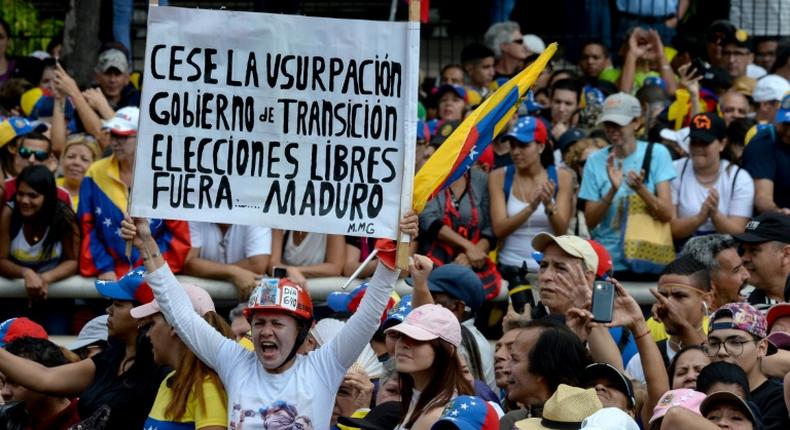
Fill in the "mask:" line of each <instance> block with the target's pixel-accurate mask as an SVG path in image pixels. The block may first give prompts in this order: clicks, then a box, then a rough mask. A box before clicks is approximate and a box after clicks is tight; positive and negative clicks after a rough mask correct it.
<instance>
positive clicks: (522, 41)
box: [510, 39, 524, 45]
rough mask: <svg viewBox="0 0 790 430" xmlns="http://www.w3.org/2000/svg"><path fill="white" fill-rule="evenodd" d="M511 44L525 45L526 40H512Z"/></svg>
mask: <svg viewBox="0 0 790 430" xmlns="http://www.w3.org/2000/svg"><path fill="white" fill-rule="evenodd" d="M510 43H516V44H519V45H523V44H524V39H516V40H511V41H510Z"/></svg>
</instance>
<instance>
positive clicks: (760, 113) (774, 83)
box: [752, 75, 790, 124]
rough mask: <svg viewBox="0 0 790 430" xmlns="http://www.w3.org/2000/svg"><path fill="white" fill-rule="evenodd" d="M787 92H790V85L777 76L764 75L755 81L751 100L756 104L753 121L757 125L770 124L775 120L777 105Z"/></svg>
mask: <svg viewBox="0 0 790 430" xmlns="http://www.w3.org/2000/svg"><path fill="white" fill-rule="evenodd" d="M788 91H790V83H788V82H787V79H785V78H783V77H781V76H779V75H766V76H763V77H762V78H760V80H759V81H757V85H755V87H754V92H752V99H753V100H754V102H755V103H756V104H757V116H756V117H755V119H756V120H757V122H758V123H761V124H766V123H771V122H772V121H773V120H774V118H776V112H777V111H778V110H779V104H780V103H781V102H782V98H783V97H784V95H785V93H787V92H788Z"/></svg>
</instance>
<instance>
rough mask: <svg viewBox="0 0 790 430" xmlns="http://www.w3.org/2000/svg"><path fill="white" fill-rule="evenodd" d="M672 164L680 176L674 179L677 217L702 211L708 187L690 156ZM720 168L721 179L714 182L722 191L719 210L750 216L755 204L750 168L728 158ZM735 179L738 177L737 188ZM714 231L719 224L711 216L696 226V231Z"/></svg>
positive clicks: (674, 199) (673, 198) (727, 213)
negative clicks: (736, 163)
mask: <svg viewBox="0 0 790 430" xmlns="http://www.w3.org/2000/svg"><path fill="white" fill-rule="evenodd" d="M673 165H674V166H675V170H676V171H677V177H675V179H673V180H672V203H673V204H675V205H677V207H678V218H685V217H689V216H693V215H696V214H698V213H699V210H700V208H701V207H702V203H704V202H705V199H706V198H708V193H709V189H708V188H705V187H704V186H703V185H702V184H700V183H699V181H698V180H697V177H696V176H695V175H694V167H693V165H692V161H691V160H689V159H688V158H681V159H680V160H675V161H674V162H673ZM684 165H685V171H684ZM719 171H720V174H719V179H718V181H716V183H715V184H714V186H715V187H716V189H717V190H718V191H719V211H721V213H723V214H725V215H727V216H742V217H746V218H751V216H752V207H753V206H754V181H752V177H751V175H749V172H747V171H746V169H739V168H738V166H735V165H731V164H730V162H729V161H727V160H721V166H720V167H719ZM736 173H737V177H736V176H735V175H736ZM733 179H734V180H735V187H734V189H733ZM715 231H716V227H715V226H714V225H713V222H712V221H711V220H710V219H708V220H707V221H705V223H704V224H702V225H701V226H700V227H699V229H697V233H702V234H705V233H713V232H715Z"/></svg>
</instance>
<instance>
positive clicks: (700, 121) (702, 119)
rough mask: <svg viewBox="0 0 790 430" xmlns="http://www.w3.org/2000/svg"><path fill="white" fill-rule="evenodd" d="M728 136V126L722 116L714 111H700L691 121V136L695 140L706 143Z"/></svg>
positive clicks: (691, 139)
mask: <svg viewBox="0 0 790 430" xmlns="http://www.w3.org/2000/svg"><path fill="white" fill-rule="evenodd" d="M726 136H727V127H726V126H725V125H724V120H723V119H721V117H720V116H718V115H716V114H715V113H712V112H706V113H698V114H696V115H694V116H693V117H691V121H690V122H689V138H690V141H691V142H692V143H693V142H700V141H701V142H704V143H706V144H708V143H711V142H713V141H714V140H717V139H718V140H722V139H724V138H725V137H726Z"/></svg>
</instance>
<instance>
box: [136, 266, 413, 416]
mask: <svg viewBox="0 0 790 430" xmlns="http://www.w3.org/2000/svg"><path fill="white" fill-rule="evenodd" d="M397 279H398V272H397V271H392V270H389V269H387V268H386V267H385V266H384V265H383V264H379V265H378V266H377V268H376V272H375V273H374V275H373V278H372V279H371V280H370V282H369V283H368V289H367V292H366V293H365V297H364V298H363V299H362V302H361V303H360V306H359V308H358V309H357V312H355V313H354V315H353V316H352V317H351V318H349V320H348V323H347V324H346V326H345V327H344V328H343V329H342V330H341V331H340V333H339V334H338V335H337V337H335V338H334V339H332V340H331V341H330V342H328V343H327V344H325V345H323V346H321V347H320V348H318V349H317V350H315V351H313V352H311V353H309V354H308V355H307V356H300V355H297V356H296V358H295V362H294V364H293V365H292V366H291V368H289V369H288V370H286V371H285V372H283V373H280V374H274V373H269V372H267V371H266V370H265V369H264V368H263V365H262V364H261V362H260V361H259V360H258V357H257V356H256V354H255V352H254V351H249V350H247V349H245V348H244V347H243V346H241V345H239V344H238V343H237V342H235V341H233V340H231V339H228V338H226V337H224V336H222V335H221V334H219V333H218V332H217V331H216V330H215V329H214V328H213V327H211V326H210V325H209V324H208V323H207V322H206V321H204V320H203V319H202V318H201V317H200V316H199V315H198V314H197V313H195V311H194V310H193V309H192V304H191V303H190V301H189V297H188V296H187V294H186V292H185V291H184V289H183V288H182V287H181V285H180V284H179V282H178V279H176V277H175V276H174V275H173V272H172V271H171V270H170V267H169V266H168V265H164V266H162V267H160V268H159V269H157V270H156V271H154V272H153V273H149V274H147V275H146V277H145V280H146V282H148V285H150V286H151V289H152V290H153V291H154V295H155V297H156V301H157V303H159V306H160V308H161V310H162V313H163V314H164V316H165V319H166V320H167V321H168V323H169V324H170V325H172V326H173V327H174V328H175V329H176V332H177V333H178V337H179V338H180V339H181V340H182V341H183V342H184V344H185V345H186V346H187V347H188V348H189V349H190V350H191V351H192V352H194V353H195V355H197V356H198V358H200V359H201V360H202V361H203V362H204V363H206V364H207V365H208V366H209V367H211V368H213V369H214V370H216V372H217V374H218V375H219V377H220V379H221V380H222V383H223V385H224V386H225V391H226V392H227V394H228V415H229V416H228V421H229V428H233V429H240V428H244V430H263V429H272V428H280V427H282V428H291V427H292V426H293V425H294V424H295V423H299V424H301V425H302V426H303V427H305V428H307V427H308V425H307V423H308V421H309V423H310V425H311V427H310V428H314V429H328V428H329V421H330V418H331V415H332V408H333V407H334V404H335V395H336V394H337V390H338V389H339V388H340V384H341V382H343V377H344V376H345V374H346V372H347V371H348V369H349V368H350V367H351V365H352V364H353V363H354V361H355V360H356V359H357V357H359V355H360V353H361V352H362V350H363V349H364V348H365V346H366V345H367V344H368V342H369V341H370V339H371V337H373V333H374V332H375V331H376V329H377V328H378V326H379V317H380V316H381V313H382V312H383V311H384V308H385V306H386V303H387V300H388V299H389V295H390V293H391V292H392V286H393V285H394V284H395V281H397Z"/></svg>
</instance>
